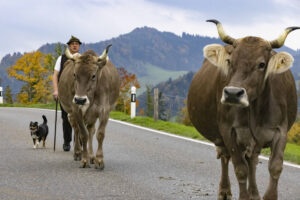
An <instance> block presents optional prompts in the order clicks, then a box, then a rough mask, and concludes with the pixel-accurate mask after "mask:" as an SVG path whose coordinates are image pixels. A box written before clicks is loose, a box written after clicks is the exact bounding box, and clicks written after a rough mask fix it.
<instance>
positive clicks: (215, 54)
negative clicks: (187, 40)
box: [203, 44, 230, 72]
mask: <svg viewBox="0 0 300 200" xmlns="http://www.w3.org/2000/svg"><path fill="white" fill-rule="evenodd" d="M203 54H204V57H205V58H206V59H207V60H208V61H209V62H210V63H212V64H213V65H215V66H217V67H220V68H221V69H223V70H224V72H227V71H228V67H229V65H228V63H229V60H230V54H229V53H228V52H227V51H226V49H225V47H224V46H223V45H220V44H210V45H207V46H205V47H204V49H203Z"/></svg>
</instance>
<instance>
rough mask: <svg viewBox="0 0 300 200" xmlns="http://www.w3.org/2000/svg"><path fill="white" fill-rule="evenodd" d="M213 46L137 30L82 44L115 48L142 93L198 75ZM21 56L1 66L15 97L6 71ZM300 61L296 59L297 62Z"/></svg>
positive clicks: (46, 49) (116, 59)
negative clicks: (207, 49) (189, 74)
mask: <svg viewBox="0 0 300 200" xmlns="http://www.w3.org/2000/svg"><path fill="white" fill-rule="evenodd" d="M211 43H222V42H221V41H220V40H219V39H217V38H210V37H202V36H199V35H190V34H187V33H183V34H182V35H181V36H178V35H175V34H173V33H170V32H161V31H158V30H156V29H154V28H149V27H142V28H136V29H134V30H133V31H132V32H130V33H127V34H123V35H120V36H118V37H116V38H112V39H110V40H106V41H101V42H96V43H83V44H82V46H81V52H84V51H86V50H87V49H92V50H94V51H95V52H97V53H98V54H100V53H102V51H103V49H104V48H105V46H106V45H107V44H113V46H112V48H111V49H110V52H109V57H110V59H111V60H112V62H113V63H114V64H115V65H116V67H124V68H125V69H126V70H127V71H129V72H131V73H135V74H136V75H137V77H138V80H139V81H140V83H141V85H142V88H141V89H140V90H139V92H140V93H141V92H143V91H145V85H146V84H150V85H156V84H158V83H159V82H162V81H166V80H168V79H169V78H172V79H173V80H174V79H176V78H178V77H179V76H182V75H184V74H186V73H187V72H188V71H193V72H195V71H197V70H198V69H199V68H200V66H201V64H202V61H203V52H202V49H203V47H204V46H205V45H207V44H211ZM56 44H57V43H52V44H48V43H47V44H45V45H42V46H41V47H40V48H39V49H37V50H40V51H41V52H43V53H54V47H55V45H56ZM280 51H288V52H290V53H291V54H292V55H295V54H296V52H295V51H293V50H292V49H289V48H287V47H282V48H281V49H280ZM299 55H300V54H299ZM21 56H22V54H20V53H14V54H13V55H10V54H8V55H6V56H5V57H4V58H3V59H2V61H1V63H0V72H1V73H0V78H2V80H3V83H2V85H3V87H4V88H5V86H6V85H8V84H9V85H10V87H11V88H12V91H13V93H16V92H18V91H19V88H20V86H21V85H22V83H20V82H19V81H15V80H13V79H9V78H8V77H7V73H6V72H5V68H7V67H9V66H10V65H12V64H14V63H15V62H16V59H17V58H19V57H21ZM298 59H299V60H300V58H298V57H297V60H296V61H297V62H300V61H298ZM292 70H293V72H295V73H300V67H293V68H292Z"/></svg>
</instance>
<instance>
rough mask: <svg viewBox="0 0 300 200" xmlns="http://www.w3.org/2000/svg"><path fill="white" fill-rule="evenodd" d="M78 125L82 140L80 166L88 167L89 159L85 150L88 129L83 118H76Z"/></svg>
mask: <svg viewBox="0 0 300 200" xmlns="http://www.w3.org/2000/svg"><path fill="white" fill-rule="evenodd" d="M78 126H79V133H80V134H79V137H80V140H81V142H82V149H83V150H82V158H81V167H82V168H85V167H89V166H90V159H89V155H88V151H87V141H88V131H87V129H86V126H85V124H84V122H83V120H78Z"/></svg>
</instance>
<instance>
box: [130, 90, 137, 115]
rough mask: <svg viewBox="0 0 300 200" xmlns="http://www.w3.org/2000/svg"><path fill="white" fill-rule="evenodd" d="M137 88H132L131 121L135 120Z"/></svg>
mask: <svg viewBox="0 0 300 200" xmlns="http://www.w3.org/2000/svg"><path fill="white" fill-rule="evenodd" d="M135 103H136V87H134V86H132V87H131V103H130V108H131V112H130V115H131V119H132V118H135V111H136V104H135Z"/></svg>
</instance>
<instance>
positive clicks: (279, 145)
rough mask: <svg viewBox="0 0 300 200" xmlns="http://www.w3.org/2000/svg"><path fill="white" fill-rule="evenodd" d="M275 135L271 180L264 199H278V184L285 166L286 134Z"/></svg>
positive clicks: (270, 171) (270, 163) (272, 148)
mask: <svg viewBox="0 0 300 200" xmlns="http://www.w3.org/2000/svg"><path fill="white" fill-rule="evenodd" d="M275 137H276V136H275ZM275 137H274V139H273V142H272V145H271V156H270V160H269V173H270V182H269V186H268V189H267V191H266V193H265V195H264V200H271V199H272V200H277V199H278V190H277V186H278V180H279V177H280V174H281V171H282V166H283V153H284V149H285V145H286V136H285V135H279V134H278V136H277V138H275Z"/></svg>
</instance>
